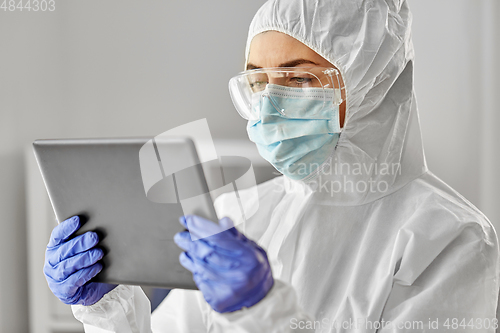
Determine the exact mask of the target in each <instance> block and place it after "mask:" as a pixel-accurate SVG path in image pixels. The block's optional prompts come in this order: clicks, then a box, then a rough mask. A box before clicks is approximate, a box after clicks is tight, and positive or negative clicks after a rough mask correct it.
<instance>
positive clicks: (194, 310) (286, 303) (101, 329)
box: [72, 280, 312, 333]
mask: <svg viewBox="0 0 500 333" xmlns="http://www.w3.org/2000/svg"><path fill="white" fill-rule="evenodd" d="M72 309H73V314H74V315H75V318H76V319H78V320H79V321H81V322H82V323H83V324H84V328H85V332H86V333H110V332H113V333H132V332H133V333H138V332H140V333H144V332H153V333H167V332H169V333H170V332H175V333H188V332H231V333H247V332H248V333H250V332H251V333H253V332H269V333H275V332H276V333H278V332H280V333H281V332H310V331H308V330H304V329H301V328H300V327H298V326H297V325H293V321H292V319H293V318H296V319H298V321H301V320H304V321H305V320H308V317H307V316H306V315H305V314H304V313H302V311H301V309H300V308H299V306H298V303H297V299H296V296H295V291H294V290H293V288H292V287H291V286H290V285H288V284H285V283H283V282H281V281H279V280H275V284H274V286H273V288H272V289H271V290H270V292H269V293H268V295H266V297H265V298H264V299H263V300H262V301H260V302H259V303H257V304H256V305H254V306H252V307H251V308H244V309H242V310H239V311H235V312H231V313H224V314H220V313H217V312H215V311H213V310H212V309H211V308H210V306H209V305H208V304H207V303H206V302H205V300H204V299H203V295H202V294H201V292H199V291H193V290H180V289H176V290H172V291H171V292H170V293H169V295H168V296H167V298H166V299H165V300H164V301H163V302H162V303H161V304H160V306H159V307H158V308H157V309H156V310H155V312H154V313H153V315H152V316H150V303H149V300H148V299H147V297H146V295H145V294H144V292H143V291H142V289H141V288H140V287H132V286H123V285H120V286H118V287H117V288H115V289H114V290H113V291H111V292H110V293H108V294H106V295H105V296H104V297H103V298H102V299H101V300H100V301H99V302H97V303H96V304H94V305H91V306H82V305H73V306H72ZM311 332H312V331H311Z"/></svg>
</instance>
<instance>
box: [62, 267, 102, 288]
mask: <svg viewBox="0 0 500 333" xmlns="http://www.w3.org/2000/svg"><path fill="white" fill-rule="evenodd" d="M101 270H102V265H101V264H100V263H96V264H93V265H92V266H90V267H87V268H84V269H81V270H79V271H77V272H76V273H74V274H72V275H70V276H69V277H68V278H67V279H66V280H65V281H64V284H66V285H68V286H75V287H78V288H79V287H81V286H83V285H84V284H85V283H87V282H89V281H90V280H91V279H92V278H93V277H94V276H96V275H97V274H98V273H99V272H100V271H101Z"/></svg>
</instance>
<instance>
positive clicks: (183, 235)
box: [174, 231, 193, 251]
mask: <svg viewBox="0 0 500 333" xmlns="http://www.w3.org/2000/svg"><path fill="white" fill-rule="evenodd" d="M174 242H175V244H177V246H178V247H180V248H181V249H183V250H184V251H190V250H191V244H192V243H193V241H192V240H191V235H190V234H189V231H182V232H178V233H176V234H175V236H174Z"/></svg>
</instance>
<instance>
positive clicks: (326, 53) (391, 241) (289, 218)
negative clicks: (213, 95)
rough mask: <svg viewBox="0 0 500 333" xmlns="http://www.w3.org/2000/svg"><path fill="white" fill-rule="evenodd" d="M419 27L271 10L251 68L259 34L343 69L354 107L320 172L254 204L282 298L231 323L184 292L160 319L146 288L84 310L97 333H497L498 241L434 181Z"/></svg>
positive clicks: (281, 6) (379, 9)
mask: <svg viewBox="0 0 500 333" xmlns="http://www.w3.org/2000/svg"><path fill="white" fill-rule="evenodd" d="M410 25H411V13H410V11H409V8H408V4H407V2H406V1H405V0H370V1H368V0H317V1H313V0H271V1H268V2H267V3H265V4H264V5H263V6H262V8H261V9H260V10H259V11H258V12H257V14H256V16H255V18H254V20H253V21H252V23H251V26H250V32H249V36H248V42H247V49H246V55H247V57H248V52H249V46H250V42H251V40H252V38H253V37H254V36H255V35H256V34H258V33H261V32H263V31H267V30H276V31H280V32H283V33H285V34H288V35H290V36H292V37H294V38H295V39H297V40H299V41H301V42H302V43H304V44H305V45H307V46H308V47H310V48H311V49H312V50H314V51H315V52H317V53H318V54H319V55H321V56H322V57H324V58H325V59H327V60H328V61H330V62H331V63H332V64H334V65H335V66H336V67H337V68H338V69H339V70H340V71H341V73H342V76H343V80H344V82H345V86H346V93H347V108H346V121H345V126H344V129H343V132H342V134H341V136H340V139H339V142H338V146H337V148H336V150H335V151H334V152H332V154H333V159H332V160H331V161H327V163H325V164H324V165H323V169H322V172H320V173H319V174H318V175H316V176H315V177H312V178H310V179H308V180H306V181H293V180H290V179H288V178H286V177H284V176H282V177H279V178H276V179H274V180H271V181H268V182H266V183H263V184H260V185H258V187H257V189H258V194H259V196H258V198H257V197H255V196H254V197H250V198H248V199H247V200H245V201H244V203H243V204H244V205H245V206H246V207H250V206H252V205H253V206H255V204H256V203H257V202H258V203H259V208H258V211H257V212H256V213H255V214H254V215H253V216H251V217H250V218H249V219H247V221H246V222H245V223H244V224H241V225H240V226H243V225H244V229H243V231H244V233H245V234H246V236H247V237H248V238H250V239H253V240H255V241H256V242H257V243H258V244H260V245H261V246H262V247H263V248H264V249H265V250H266V251H267V254H268V257H269V260H270V263H271V266H272V271H273V276H274V279H275V285H274V286H273V288H272V289H271V290H270V292H269V293H268V294H267V296H266V297H265V298H264V299H263V300H262V301H261V302H259V303H257V304H256V305H254V306H252V307H250V308H248V309H242V310H240V311H236V312H233V313H227V314H219V313H216V312H215V311H213V310H212V309H211V308H210V307H209V306H208V304H207V303H206V302H205V300H204V299H203V295H202V294H201V292H199V291H186V290H173V291H172V292H171V293H170V294H169V295H168V296H167V298H166V299H165V300H164V301H163V303H162V304H161V305H160V306H159V307H158V308H157V309H156V311H155V312H154V313H153V314H152V316H151V315H150V306H149V302H148V300H147V298H146V296H145V295H144V293H143V292H142V290H141V289H140V288H139V287H131V286H119V287H117V288H116V289H115V290H113V291H111V292H110V293H108V294H107V295H105V296H104V297H103V298H102V299H101V300H100V301H99V302H97V303H96V304H94V305H92V306H87V307H85V306H73V313H74V315H75V317H76V318H77V319H78V320H80V321H81V322H83V323H84V324H85V330H86V332H119V333H128V332H150V331H152V332H155V333H164V332H165V333H166V332H293V331H307V332H309V331H316V332H376V331H377V327H380V326H382V327H381V328H380V329H379V330H378V332H446V331H457V332H460V331H462V332H494V331H495V330H494V329H493V328H489V329H487V328H484V327H485V326H489V327H493V325H494V318H495V311H496V306H497V296H498V276H499V272H498V270H499V249H498V241H497V237H496V234H495V231H494V229H493V227H492V226H491V224H490V223H489V221H488V220H487V218H486V217H485V216H484V215H483V214H482V213H481V212H480V211H478V210H477V209H476V208H475V207H474V206H473V205H472V204H471V203H469V202H468V201H467V200H466V199H464V198H463V197H462V196H460V194H458V193H457V192H455V191H454V190H453V189H451V188H450V187H449V186H447V185H446V184H445V183H443V182H442V181H441V180H439V179H438V178H437V177H436V176H434V175H433V174H432V173H431V172H430V171H429V170H428V169H427V166H426V163H425V158H424V152H423V147H422V139H421V134H420V127H419V119H418V112H417V103H416V99H415V94H414V90H413V56H414V54H413V46H412V41H411V29H410ZM242 197H244V196H242ZM227 199H228V198H227V196H222V197H220V198H219V199H218V200H217V201H216V209H217V211H218V214H219V216H229V217H231V218H232V219H233V220H234V221H235V223H239V222H240V221H241V219H242V217H241V213H240V210H239V207H238V205H235V204H234V203H233V202H231V201H230V200H227ZM463 319H465V322H464V321H462V320H463ZM471 319H472V322H471ZM436 321H437V322H436ZM387 322H390V324H388V323H387ZM436 323H437V324H438V325H439V326H438V327H436ZM447 324H448V326H446V325H447ZM465 324H467V325H469V326H464V325H465ZM391 325H392V326H391ZM396 325H399V326H396ZM471 325H472V326H471ZM403 327H406V328H403ZM454 328H455V329H456V330H453V329H454ZM301 329H303V330H301Z"/></svg>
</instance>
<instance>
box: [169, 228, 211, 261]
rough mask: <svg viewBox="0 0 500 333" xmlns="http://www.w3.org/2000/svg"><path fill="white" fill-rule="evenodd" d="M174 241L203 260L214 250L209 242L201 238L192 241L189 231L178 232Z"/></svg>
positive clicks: (190, 253) (191, 254)
mask: <svg viewBox="0 0 500 333" xmlns="http://www.w3.org/2000/svg"><path fill="white" fill-rule="evenodd" d="M174 241H175V243H176V244H177V245H178V246H179V247H180V248H181V249H183V250H184V251H187V252H189V255H190V256H196V257H198V258H200V259H202V260H203V259H204V258H205V257H207V256H209V255H210V254H211V253H212V252H213V251H214V249H213V248H212V247H211V246H210V245H209V244H207V243H206V242H204V241H203V240H201V239H199V240H196V241H192V240H191V236H190V234H189V232H188V231H183V232H180V233H178V234H176V235H175V236H174Z"/></svg>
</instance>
